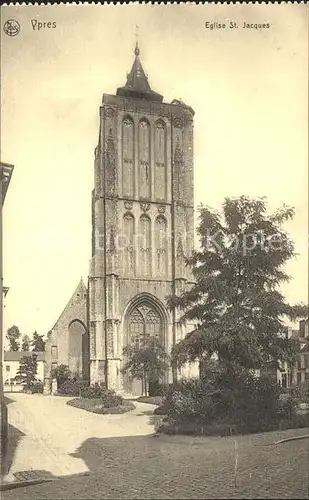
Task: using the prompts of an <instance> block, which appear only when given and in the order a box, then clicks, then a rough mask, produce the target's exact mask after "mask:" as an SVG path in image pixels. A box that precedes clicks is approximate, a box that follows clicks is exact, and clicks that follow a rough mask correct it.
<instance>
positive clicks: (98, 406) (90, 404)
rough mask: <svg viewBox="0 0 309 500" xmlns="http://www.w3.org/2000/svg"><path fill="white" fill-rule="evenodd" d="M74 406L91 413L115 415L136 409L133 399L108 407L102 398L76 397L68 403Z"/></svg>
mask: <svg viewBox="0 0 309 500" xmlns="http://www.w3.org/2000/svg"><path fill="white" fill-rule="evenodd" d="M66 404H67V405H69V406H74V408H80V409H81V410H86V411H90V412H91V413H98V414H100V415H115V414H119V413H126V412H128V411H132V410H134V409H135V405H134V404H133V403H132V402H131V401H124V402H123V403H122V404H121V405H119V406H111V407H110V408H107V407H105V406H104V403H103V402H102V399H101V398H92V399H88V398H74V399H71V400H70V401H67V403H66Z"/></svg>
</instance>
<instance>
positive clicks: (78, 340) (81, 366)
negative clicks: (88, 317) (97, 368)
mask: <svg viewBox="0 0 309 500" xmlns="http://www.w3.org/2000/svg"><path fill="white" fill-rule="evenodd" d="M68 333H69V335H68V365H69V369H70V370H71V372H72V373H73V375H74V376H83V378H86V379H87V368H88V367H87V356H88V335H87V328H86V326H85V325H84V323H83V322H82V321H80V320H79V319H74V320H72V321H71V323H70V324H69V326H68Z"/></svg>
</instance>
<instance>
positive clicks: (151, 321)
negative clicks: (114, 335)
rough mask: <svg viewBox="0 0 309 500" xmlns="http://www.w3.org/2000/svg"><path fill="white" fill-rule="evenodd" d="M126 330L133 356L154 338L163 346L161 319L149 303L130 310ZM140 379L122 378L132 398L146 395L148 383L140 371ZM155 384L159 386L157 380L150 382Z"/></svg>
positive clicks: (127, 376)
mask: <svg viewBox="0 0 309 500" xmlns="http://www.w3.org/2000/svg"><path fill="white" fill-rule="evenodd" d="M127 328H128V331H127V342H128V343H127V345H129V346H131V348H132V352H133V353H134V354H135V355H136V354H137V353H138V352H140V351H141V349H142V348H143V347H145V346H146V345H147V342H148V341H149V340H150V339H153V338H154V339H156V340H157V341H158V342H159V343H161V345H164V323H163V321H162V317H161V315H160V313H159V311H158V310H157V308H156V307H155V306H154V305H153V304H151V303H149V302H146V303H142V304H141V305H139V306H136V307H135V308H134V309H133V310H132V312H131V314H130V316H129V318H128V322H127ZM127 360H128V359H127ZM125 362H126V360H125ZM141 377H142V378H141V379H137V378H134V377H132V375H130V374H129V373H127V374H126V375H125V377H124V386H125V390H126V391H127V392H128V393H130V394H132V395H133V396H141V395H145V394H148V391H149V387H148V382H147V383H146V380H145V377H143V376H142V370H141ZM156 384H159V380H157V381H156V380H152V385H156Z"/></svg>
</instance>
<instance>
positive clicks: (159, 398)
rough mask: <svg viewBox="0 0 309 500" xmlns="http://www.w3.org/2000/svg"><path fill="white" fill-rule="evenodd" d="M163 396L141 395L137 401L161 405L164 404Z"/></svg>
mask: <svg viewBox="0 0 309 500" xmlns="http://www.w3.org/2000/svg"><path fill="white" fill-rule="evenodd" d="M162 400H163V397H162V396H140V397H139V398H137V400H136V401H138V402H139V403H148V404H150V405H156V406H159V405H161V404H162Z"/></svg>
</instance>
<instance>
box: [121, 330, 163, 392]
mask: <svg viewBox="0 0 309 500" xmlns="http://www.w3.org/2000/svg"><path fill="white" fill-rule="evenodd" d="M123 354H124V357H125V359H126V360H127V361H126V363H125V365H124V366H123V368H122V372H123V373H129V374H130V376H131V377H132V378H133V379H134V378H135V379H137V380H141V381H142V383H143V393H144V395H145V396H147V393H148V391H149V390H150V392H151V389H152V387H154V386H156V385H157V384H158V382H159V380H160V379H162V378H163V376H164V374H165V373H166V371H167V369H168V368H169V356H168V354H167V352H166V350H165V349H164V347H163V346H162V345H161V344H160V343H159V342H158V341H157V340H156V339H155V338H150V339H149V340H148V341H147V342H146V343H145V344H144V345H142V346H140V347H136V346H126V347H125V348H124V349H123Z"/></svg>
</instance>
